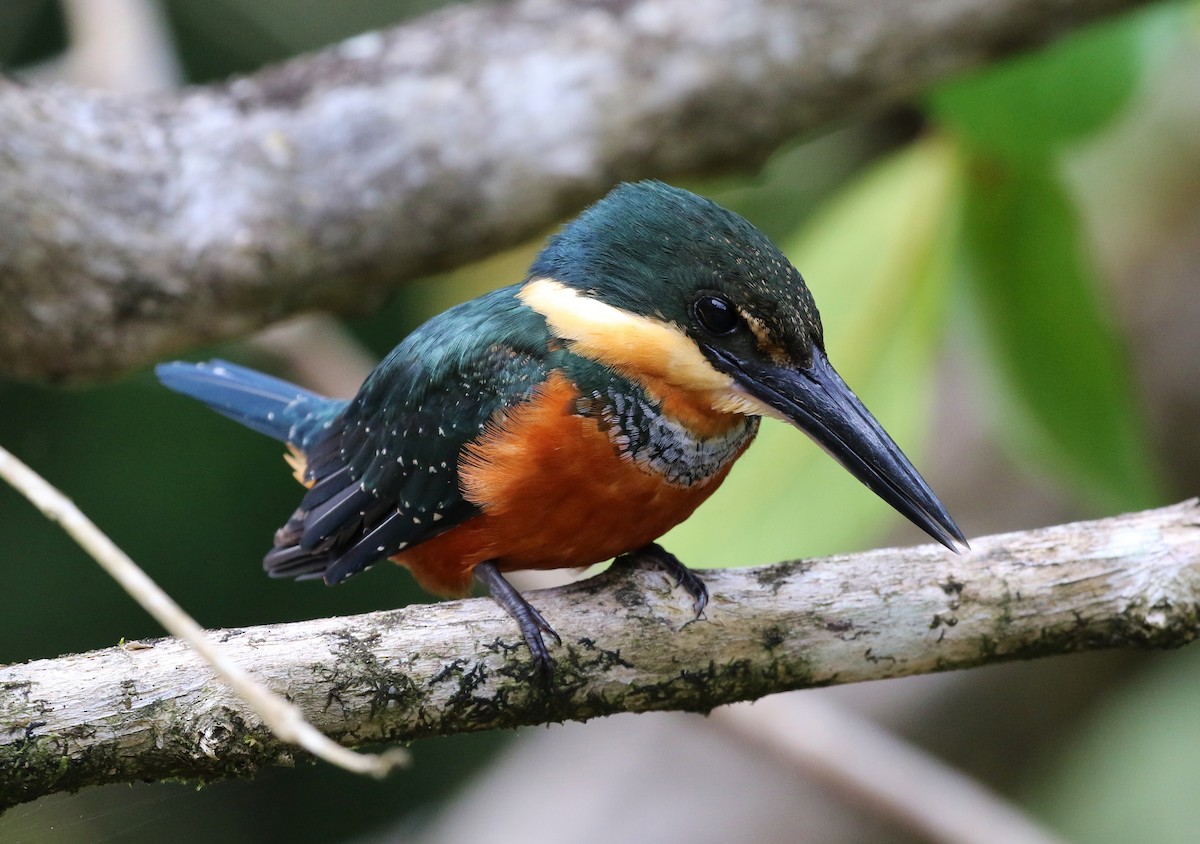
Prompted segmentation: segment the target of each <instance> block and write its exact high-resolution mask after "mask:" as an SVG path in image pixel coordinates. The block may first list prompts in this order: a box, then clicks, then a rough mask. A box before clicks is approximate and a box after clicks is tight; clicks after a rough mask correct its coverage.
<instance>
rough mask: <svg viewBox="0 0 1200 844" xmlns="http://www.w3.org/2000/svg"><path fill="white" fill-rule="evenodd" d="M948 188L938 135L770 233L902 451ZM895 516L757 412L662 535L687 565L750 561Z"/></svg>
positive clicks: (934, 310)
mask: <svg viewBox="0 0 1200 844" xmlns="http://www.w3.org/2000/svg"><path fill="white" fill-rule="evenodd" d="M955 192H956V185H955V180H954V158H953V153H952V151H951V150H950V149H949V148H948V146H947V145H946V144H945V143H941V142H939V141H937V140H936V139H934V140H930V141H927V142H923V143H920V144H916V145H914V146H912V147H909V148H907V149H905V150H902V151H901V152H899V153H897V154H895V155H893V156H892V157H891V158H890V159H887V160H886V161H884V162H883V163H882V164H881V165H879V166H876V167H874V168H873V169H871V170H870V171H868V172H867V173H866V174H865V175H864V176H863V177H861V178H860V179H859V180H858V181H857V182H855V183H854V184H853V185H852V186H851V187H850V188H849V189H848V190H847V191H846V192H845V193H844V194H842V195H841V196H840V197H839V198H838V199H837V200H836V201H834V202H833V203H831V204H830V206H828V207H827V209H826V210H825V212H824V213H823V214H822V215H820V216H819V217H818V218H816V219H815V220H813V221H812V222H811V224H810V225H809V226H807V227H806V228H805V229H804V230H803V232H802V233H801V234H800V235H799V236H798V237H796V238H794V239H793V241H792V242H791V243H786V242H785V243H784V244H782V245H783V246H784V247H785V251H786V252H787V253H788V255H789V257H790V258H791V259H792V260H793V262H794V263H795V264H796V266H798V267H799V268H800V269H801V272H803V273H804V275H805V278H806V279H807V280H808V282H809V285H810V287H811V288H812V290H813V294H814V296H815V297H816V299H817V304H818V305H819V307H820V309H821V315H822V320H823V322H824V324H825V334H826V341H827V344H828V349H829V354H830V359H831V360H832V362H833V364H834V366H835V367H837V368H838V370H839V372H841V374H842V376H843V377H844V378H845V379H846V381H847V382H848V383H849V384H850V385H851V387H853V388H854V389H855V390H856V391H857V392H858V394H859V396H860V397H861V398H862V399H863V401H864V402H865V403H866V404H867V406H868V407H870V408H871V409H872V411H873V412H874V413H875V415H876V416H877V418H878V419H879V421H880V422H881V423H882V424H883V425H884V426H885V427H886V428H887V429H888V431H889V432H891V434H892V435H893V437H894V438H895V439H896V440H897V442H899V443H900V445H901V447H902V448H905V450H906V451H907V452H908V454H909V456H910V457H912V458H914V459H915V458H916V452H917V451H919V446H920V443H921V439H922V437H923V435H924V433H925V430H926V427H927V423H928V418H929V401H928V398H929V394H930V386H931V381H932V370H933V360H934V354H935V351H936V349H937V347H938V345H939V342H940V339H941V336H942V320H941V314H942V311H943V306H944V303H945V300H946V297H947V290H946V285H945V281H946V278H947V275H948V272H947V270H948V266H949V255H948V251H947V244H948V243H949V242H950V241H951V239H950V238H948V237H947V236H946V235H947V231H946V225H947V221H948V220H950V219H951V218H952V217H953V213H952V212H953V208H954V202H955ZM897 519H899V517H898V516H896V515H895V514H894V512H893V511H892V510H891V509H890V508H889V507H888V506H887V505H886V504H884V503H883V502H882V501H880V500H879V499H878V498H876V497H875V496H874V495H873V494H872V493H871V492H869V491H868V490H867V489H866V488H865V487H863V486H862V485H861V484H860V483H859V482H858V481H856V480H855V479H854V478H853V477H851V476H850V474H849V473H848V472H846V471H845V470H844V469H842V468H841V466H839V465H838V464H837V463H836V462H834V461H833V460H832V459H831V458H829V457H828V456H827V455H826V454H825V453H824V452H822V451H821V450H820V449H819V448H817V447H816V446H815V445H813V444H812V443H811V442H809V441H808V440H806V438H805V437H804V436H803V435H802V434H801V433H800V432H798V431H796V430H794V429H793V428H791V427H789V426H786V425H784V424H782V423H777V422H771V421H767V422H764V424H763V431H762V433H761V434H760V435H759V441H758V442H757V443H755V444H754V446H753V447H751V448H750V450H749V451H748V452H747V454H746V456H745V457H743V458H742V459H741V461H740V462H739V463H738V465H737V466H736V467H735V468H734V470H733V472H732V473H731V475H730V478H729V480H727V481H726V482H725V485H724V486H723V487H722V488H721V490H719V491H718V492H717V493H716V495H715V496H714V497H713V500H712V501H710V502H709V503H708V504H706V505H705V506H704V508H702V509H701V511H700V512H699V513H698V514H697V515H696V516H694V517H693V518H692V519H690V520H688V521H687V522H685V523H684V524H682V525H680V526H679V527H677V528H676V529H675V530H673V531H672V532H671V533H669V534H668V535H667V537H666V539H665V540H664V542H665V543H666V544H667V546H668V547H669V548H671V550H672V551H673V552H675V553H676V554H678V555H679V556H680V558H681V559H683V560H685V561H686V562H687V563H688V564H689V565H700V566H720V565H752V564H763V563H770V562H775V561H777V560H782V559H789V558H795V557H798V556H812V555H816V554H823V553H832V552H835V551H849V550H853V549H855V548H859V547H863V546H865V545H868V544H869V543H870V542H871V541H872V540H874V539H876V538H877V537H878V536H879V535H880V534H882V532H883V531H884V529H885V528H886V527H887V525H888V524H891V523H893V522H894V521H895V520H897ZM912 536H913V539H914V541H915V540H917V539H918V538H919V537H920V536H921V534H919V533H918V532H917V531H916V529H915V528H914V529H913V534H912Z"/></svg>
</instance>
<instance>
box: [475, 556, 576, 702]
mask: <svg viewBox="0 0 1200 844" xmlns="http://www.w3.org/2000/svg"><path fill="white" fill-rule="evenodd" d="M475 579H476V580H478V581H479V582H480V583H482V584H483V585H484V587H486V588H487V590H488V594H490V595H491V596H492V599H493V600H494V601H495V602H496V603H497V604H499V605H500V606H501V607H503V608H504V611H505V612H507V613H508V614H509V615H510V616H512V619H513V621H515V622H516V623H517V627H518V628H519V629H520V631H521V636H523V637H524V639H525V644H526V645H528V646H529V653H530V655H531V656H532V657H533V662H534V665H535V666H536V667H537V671H538V674H539V675H541V677H542V678H543V679H544V680H548V679H549V678H550V676H551V675H552V674H553V673H554V660H553V659H551V658H550V651H549V650H548V649H547V648H546V640H545V639H544V638H543V636H542V634H543V633H545V634H547V635H549V636H550V637H551V638H553V639H554V641H555V643H556V644H558V645H561V644H562V638H561V637H559V635H558V633H556V632H555V630H554V628H553V627H551V626H550V622H548V621H546V619H545V618H543V617H542V614H541V613H540V612H538V611H537V610H536V609H535V608H534V606H533V604H531V603H529V602H528V601H527V600H525V597H524V596H523V595H522V594H521V593H520V592H518V591H517V590H516V589H515V588H514V587H513V585H512V584H511V583H509V582H508V581H507V580H505V579H504V575H502V574H501V573H500V569H499V568H497V567H496V564H495V563H493V562H486V563H480V564H479V565H477V566H476V567H475Z"/></svg>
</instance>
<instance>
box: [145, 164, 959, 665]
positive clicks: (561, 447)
mask: <svg viewBox="0 0 1200 844" xmlns="http://www.w3.org/2000/svg"><path fill="white" fill-rule="evenodd" d="M156 373H157V375H158V378H159V379H160V380H161V381H162V383H163V384H164V385H166V386H167V387H169V388H170V389H172V390H175V391H178V392H180V393H183V394H185V395H188V396H191V397H193V398H195V399H199V400H200V401H201V402H203V403H205V404H206V405H208V406H209V407H210V408H212V409H213V410H215V411H217V412H219V413H222V414H224V415H225V416H228V417H230V418H232V419H234V420H236V421H238V422H240V423H242V424H243V425H246V426H247V427H249V428H252V429H254V430H256V431H259V432H261V433H263V434H266V435H267V436H270V437H273V438H275V439H276V440H280V441H282V442H283V443H285V444H286V445H287V447H288V450H289V452H288V455H287V459H288V461H289V463H290V464H291V466H292V468H293V469H294V474H295V477H296V479H297V480H298V481H299V482H300V483H302V484H303V485H304V486H305V487H307V492H306V493H305V494H304V496H303V498H302V499H301V500H300V504H299V506H298V507H297V508H296V510H295V512H294V513H292V515H291V517H290V518H289V519H288V520H287V522H286V524H284V525H283V527H281V528H280V529H279V530H278V531H277V532H276V533H275V541H274V547H273V548H272V550H271V551H270V552H269V553H267V555H266V557H265V558H264V560H263V566H264V568H265V569H266V572H267V573H268V574H269V575H270V576H272V577H289V578H296V579H298V580H306V579H321V580H323V581H324V582H325V583H326V584H328V585H331V586H332V585H334V584H337V583H341V582H342V581H344V580H345V579H346V578H348V577H351V576H353V575H355V574H358V573H359V572H361V571H363V570H365V569H367V568H368V567H370V566H371V565H373V564H374V563H377V562H379V561H381V560H385V559H387V560H392V561H393V562H396V563H399V564H400V565H402V566H404V567H406V568H407V569H408V570H409V571H410V572H411V573H412V575H413V576H414V577H415V578H416V580H417V582H418V583H419V584H420V585H421V586H422V587H423V588H424V589H426V590H427V591H429V592H432V593H434V594H437V595H440V596H445V597H451V596H462V595H465V594H466V593H468V592H469V591H470V589H471V587H472V585H473V583H478V584H480V585H481V586H482V587H484V588H485V589H486V590H487V591H488V592H489V593H490V594H491V596H492V597H493V598H494V599H495V600H496V601H497V603H499V604H500V605H501V606H502V607H503V608H504V609H505V610H506V611H507V612H508V614H509V615H510V616H511V617H512V618H513V620H514V621H515V622H516V624H517V626H518V627H519V629H520V632H521V634H522V636H523V638H524V640H525V643H526V644H527V645H528V648H529V651H530V653H531V655H532V657H533V660H534V662H535V663H536V666H537V667H538V668H539V669H540V670H542V671H545V672H548V671H551V670H552V660H551V657H550V652H549V649H548V647H547V645H546V641H545V636H549V637H551V638H553V639H554V640H555V641H557V642H558V643H559V644H561V640H560V639H559V637H558V634H557V633H555V631H554V629H553V627H552V626H551V625H550V624H549V623H548V622H547V621H546V619H545V618H544V617H543V616H542V615H541V613H539V612H538V611H537V609H536V608H534V607H533V606H532V605H531V604H530V603H529V601H528V600H527V599H526V598H525V597H524V596H522V595H521V594H520V593H519V592H518V591H517V590H516V589H515V588H514V587H513V586H512V585H511V584H510V583H509V582H508V580H506V579H505V576H504V575H505V573H507V572H510V571H513V570H519V569H558V568H582V567H586V566H590V565H592V564H594V563H600V562H603V561H605V560H608V559H611V558H614V557H621V556H623V555H629V556H630V557H633V558H641V559H642V560H645V561H648V562H650V563H652V564H654V565H657V566H659V567H661V568H662V569H663V570H665V571H666V572H668V573H669V574H671V575H672V576H673V577H674V579H675V581H676V584H677V585H678V586H681V587H682V588H684V589H685V590H686V591H687V592H688V593H689V594H690V596H691V598H692V599H693V602H694V606H695V610H696V614H697V617H700V615H701V614H702V612H703V610H704V606H705V604H706V602H707V600H708V593H707V590H706V588H705V586H704V583H703V581H702V580H701V579H700V578H699V577H698V576H696V574H695V573H694V572H692V571H691V570H690V569H688V568H687V567H686V566H684V565H683V564H682V563H681V562H680V561H679V560H678V559H676V558H675V557H674V556H673V555H672V554H670V553H669V552H668V551H666V550H665V549H664V548H662V547H661V546H660V545H658V544H656V542H655V540H656V539H658V538H659V537H660V536H661V535H662V534H664V533H666V532H667V531H668V530H669V529H670V528H672V527H674V526H675V525H677V524H679V523H680V522H682V521H683V520H685V519H687V518H688V517H689V516H690V515H691V514H692V512H693V511H694V510H695V509H696V508H697V507H698V506H699V505H700V504H701V503H703V502H704V500H705V499H707V498H708V497H709V496H710V495H712V493H713V492H714V491H715V490H716V489H717V487H718V486H720V485H721V482H722V481H723V480H724V479H725V477H726V475H727V474H728V473H729V470H730V467H731V466H732V465H733V463H734V461H736V460H737V458H738V457H739V456H740V455H741V454H742V453H743V452H744V451H745V450H746V448H747V447H748V446H749V445H750V443H751V441H752V440H753V439H754V436H755V434H756V433H757V431H758V427H759V422H760V419H761V418H762V417H763V416H770V417H775V418H778V419H782V420H785V421H787V422H789V423H791V424H793V425H795V426H796V427H798V428H800V429H801V430H802V431H804V432H805V433H807V434H808V435H809V436H810V437H811V438H812V439H813V440H815V441H816V442H817V444H819V445H820V446H822V447H823V448H824V449H825V450H826V451H827V452H828V453H829V454H830V455H832V456H833V457H834V458H835V459H837V460H838V461H840V462H841V463H842V465H843V466H844V467H845V468H846V469H848V470H849V471H850V472H851V473H852V474H853V475H854V476H855V477H857V478H858V479H859V480H860V481H862V482H863V483H864V484H865V485H866V486H867V487H868V488H869V489H871V490H872V491H873V492H875V493H876V494H877V495H878V496H880V497H881V498H882V499H883V500H884V501H886V502H887V503H889V504H890V505H892V506H893V507H894V508H895V509H896V510H898V511H899V512H900V513H902V514H903V515H905V516H906V517H908V518H909V519H910V520H911V521H912V522H913V523H914V524H916V525H917V526H918V527H920V528H922V529H923V530H924V531H925V532H927V533H928V534H929V535H930V536H931V537H932V538H933V539H935V540H937V541H938V542H940V543H942V544H943V545H945V546H946V547H947V548H949V549H951V550H952V551H958V550H959V549H960V547H965V546H966V540H965V538H964V536H963V533H962V531H960V530H959V528H958V526H957V525H955V523H954V521H953V520H952V519H951V518H950V515H949V514H948V513H947V511H946V508H945V507H944V506H943V505H942V503H941V502H940V501H939V500H938V498H937V496H936V495H934V493H933V491H932V490H931V489H930V487H929V485H928V484H927V483H926V482H925V480H924V479H923V478H922V477H921V475H920V474H919V473H918V472H917V470H916V469H915V468H914V467H913V465H912V463H911V462H910V461H909V460H908V458H906V457H905V456H904V454H903V453H902V452H901V450H900V449H899V447H897V445H896V444H895V442H893V440H892V439H891V437H890V436H888V434H887V433H886V432H885V431H884V429H883V428H882V426H881V425H880V424H879V423H878V422H877V421H876V420H875V418H874V417H873V416H872V415H871V414H870V412H869V411H868V410H867V409H866V407H865V406H864V405H863V404H862V402H861V401H860V400H859V399H858V398H857V397H856V396H855V395H854V393H853V392H852V391H851V390H850V388H849V387H848V386H847V385H846V383H845V382H844V381H843V380H842V379H841V377H840V376H839V375H838V374H837V372H835V371H834V369H833V367H832V366H831V365H830V363H829V360H828V357H827V356H826V353H825V341H824V333H823V330H822V327H821V317H820V315H819V314H818V312H817V307H816V305H815V303H814V302H813V297H812V294H811V293H810V292H809V290H808V287H807V286H806V284H805V282H804V279H803V278H802V277H801V275H800V273H799V271H797V270H796V268H795V267H794V266H792V264H791V263H790V262H789V261H788V259H787V258H785V257H784V255H783V253H782V252H780V251H779V249H777V248H776V247H775V246H774V245H773V244H772V243H771V242H770V240H768V238H767V237H766V235H764V234H763V233H762V232H761V231H759V230H758V229H757V228H755V227H754V226H753V225H751V224H750V223H749V222H748V221H747V220H745V219H744V218H742V217H740V216H738V215H737V214H734V213H733V212H731V211H728V210H726V209H724V208H722V207H721V206H719V205H717V204H716V203H714V202H712V201H710V200H708V199H705V198H702V197H700V196H697V195H695V194H693V193H690V192H688V191H686V190H682V189H680V188H677V187H672V186H669V185H666V184H663V183H661V182H657V181H643V182H637V183H631V184H630V183H627V184H621V185H619V186H617V187H616V188H615V189H613V190H612V191H611V192H610V193H609V194H608V195H607V196H606V197H604V198H603V199H601V200H600V201H598V202H596V203H595V204H594V205H592V206H591V207H590V208H588V209H586V210H585V211H584V212H583V213H582V214H580V215H579V216H578V217H577V218H576V219H574V220H573V221H572V222H570V223H568V224H567V225H566V226H565V227H563V228H562V230H561V231H560V232H559V233H558V234H556V235H554V236H553V237H552V238H551V239H550V240H549V242H548V243H547V245H546V247H545V248H544V249H543V251H542V252H541V253H540V255H539V256H538V257H537V259H536V260H535V261H534V263H533V265H532V267H530V269H529V272H528V274H527V275H526V277H525V279H524V280H523V281H521V282H520V283H519V284H515V285H512V286H509V287H503V288H501V289H499V290H495V291H493V292H491V293H487V294H485V295H483V296H480V297H479V298H477V299H474V300H471V301H469V302H466V303H464V304H460V305H457V306H456V307H453V308H451V309H449V310H447V311H445V312H444V313H442V314H440V315H438V316H435V317H433V318H432V319H430V320H429V321H428V322H426V323H424V324H423V325H422V326H421V327H419V328H417V329H416V330H415V331H413V332H412V333H411V334H410V335H408V336H407V337H406V338H405V339H404V340H403V341H401V343H400V344H399V345H398V346H396V347H395V348H394V349H393V350H392V351H391V353H389V354H388V355H387V357H386V358H384V360H383V361H382V362H381V363H380V364H379V365H378V366H377V367H376V368H375V369H374V370H373V371H372V372H371V374H370V375H369V376H368V377H367V379H366V380H365V382H364V383H363V385H362V387H361V388H360V389H359V391H358V393H357V395H355V396H354V398H352V399H349V400H339V399H332V398H326V397H325V396H321V395H317V394H316V393H313V392H310V391H308V390H305V389H302V388H301V387H298V386H295V385H293V384H290V383H288V382H286V381H283V380H280V379H278V378H275V377H272V376H270V375H265V374H263V373H260V372H256V371H254V370H251V369H247V368H245V367H241V366H237V365H235V364H232V363H228V362H225V361H221V360H213V361H209V362H206V363H186V362H173V363H165V364H161V365H159V366H158V367H157V369H156ZM543 634H545V635H543Z"/></svg>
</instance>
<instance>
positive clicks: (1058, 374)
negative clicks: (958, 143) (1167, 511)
mask: <svg viewBox="0 0 1200 844" xmlns="http://www.w3.org/2000/svg"><path fill="white" fill-rule="evenodd" d="M963 212H964V219H963V234H964V243H965V245H966V247H967V248H966V250H965V260H966V262H967V264H968V273H967V276H968V278H969V279H970V280H971V282H972V290H973V292H974V294H975V302H976V304H977V305H978V309H979V316H980V320H981V322H982V323H983V325H984V326H985V328H986V330H987V334H988V335H989V339H990V340H991V346H992V349H993V351H994V353H995V356H996V359H997V361H998V362H999V364H1000V367H1001V370H1002V372H1003V373H1004V374H1005V375H1006V376H1007V381H1008V384H1009V385H1010V387H1011V389H1012V390H1013V391H1014V393H1015V395H1016V397H1017V398H1018V399H1019V401H1020V403H1021V404H1023V405H1024V407H1025V408H1026V410H1027V411H1028V415H1029V417H1030V418H1022V417H1021V416H1020V415H1017V416H1014V417H1012V418H1010V419H1008V420H1006V422H1005V425H1006V426H1007V427H1008V429H1009V432H1010V433H1013V434H1016V435H1017V438H1018V439H1019V440H1023V441H1024V445H1026V446H1027V447H1029V448H1030V449H1031V450H1032V451H1033V452H1034V453H1035V454H1036V455H1037V456H1038V457H1039V459H1042V460H1046V461H1049V462H1050V464H1051V465H1053V466H1057V467H1058V468H1060V469H1066V470H1068V471H1070V472H1072V473H1074V474H1075V475H1076V476H1077V477H1078V478H1079V479H1080V480H1081V481H1082V482H1083V487H1084V491H1085V492H1086V493H1088V494H1089V495H1090V496H1091V497H1092V498H1093V500H1096V501H1098V502H1103V503H1104V504H1105V505H1107V506H1119V507H1138V506H1144V505H1147V504H1150V503H1152V502H1153V501H1154V500H1155V495H1154V483H1153V473H1152V471H1151V469H1150V465H1151V464H1150V457H1149V455H1148V453H1147V449H1146V447H1145V444H1144V436H1143V432H1142V428H1141V425H1140V420H1139V418H1138V414H1137V410H1136V403H1135V400H1134V395H1133V391H1132V388H1131V383H1130V378H1129V375H1128V367H1127V361H1126V359H1125V355H1124V353H1123V350H1122V348H1121V345H1120V343H1119V341H1118V337H1117V335H1116V332H1115V331H1114V330H1113V326H1112V325H1111V322H1110V320H1109V318H1108V314H1107V313H1105V312H1104V310H1103V308H1102V307H1101V303H1100V300H1099V290H1100V282H1099V280H1098V279H1097V277H1096V274H1095V273H1094V271H1093V269H1092V267H1091V266H1090V265H1089V264H1088V261H1087V260H1086V259H1085V257H1084V256H1083V250H1082V248H1081V243H1082V236H1081V231H1080V224H1079V219H1078V216H1077V214H1076V211H1075V208H1074V206H1073V205H1072V203H1071V201H1070V199H1069V198H1068V197H1067V196H1066V194H1065V193H1064V190H1063V188H1062V186H1061V184H1060V183H1059V181H1058V180H1057V179H1056V178H1055V177H1054V176H1053V175H1051V174H1049V173H1048V172H1047V170H1046V169H1045V168H1017V167H1010V166H1006V165H1005V164H1003V163H1001V162H999V161H997V160H994V159H993V160H989V159H987V158H985V157H983V156H980V155H976V156H974V157H971V158H969V159H968V161H967V162H966V165H965V198H964V202H963Z"/></svg>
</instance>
